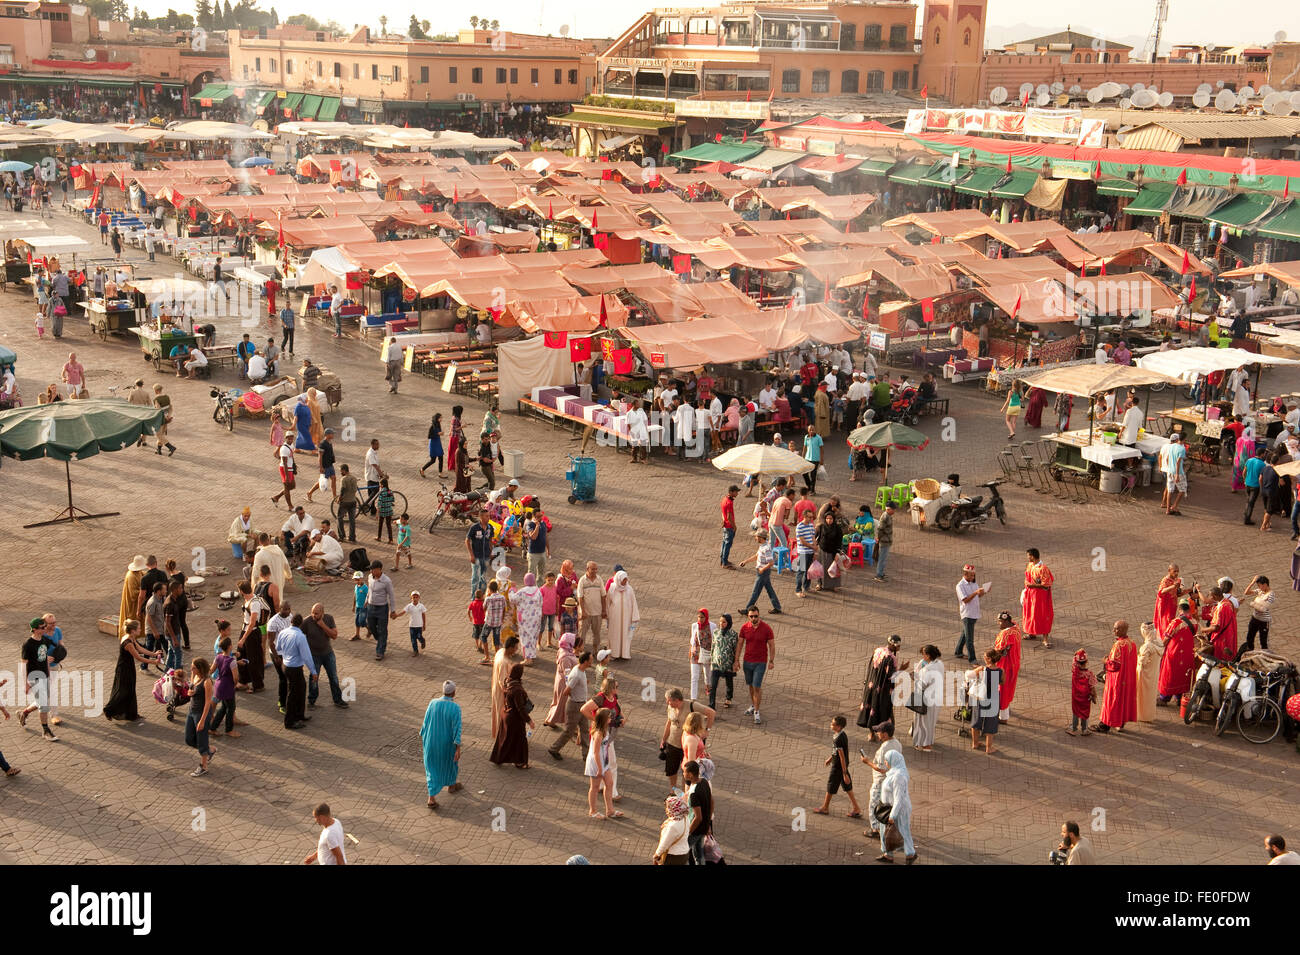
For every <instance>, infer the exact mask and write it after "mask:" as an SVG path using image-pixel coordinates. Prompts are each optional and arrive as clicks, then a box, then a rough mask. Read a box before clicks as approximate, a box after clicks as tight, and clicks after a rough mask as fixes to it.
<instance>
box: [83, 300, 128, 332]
mask: <svg viewBox="0 0 1300 955" xmlns="http://www.w3.org/2000/svg"><path fill="white" fill-rule="evenodd" d="M80 304H81V307H82V309H84V310H85V312H86V319H87V321H89V322H90V330H91V331H92V332H94V333H95V334H96V335H98V336H99V338H100V340H101V341H108V333H109V332H124V331H126V330H127V329H130V328H134V327H135V324H136V310H135V305H134V304H133V303H132V302H131V300H130V299H124V298H115V299H104V298H89V299H86V301H84V302H81V303H80Z"/></svg>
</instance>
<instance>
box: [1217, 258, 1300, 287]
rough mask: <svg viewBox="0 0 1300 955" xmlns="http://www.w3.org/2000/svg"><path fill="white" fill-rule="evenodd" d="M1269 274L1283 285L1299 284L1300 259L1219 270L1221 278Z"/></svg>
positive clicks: (1241, 277) (1240, 277) (1242, 277)
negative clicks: (1224, 270)
mask: <svg viewBox="0 0 1300 955" xmlns="http://www.w3.org/2000/svg"><path fill="white" fill-rule="evenodd" d="M1260 274H1262V275H1271V276H1272V277H1273V278H1275V279H1277V280H1278V281H1279V282H1281V283H1283V284H1284V285H1291V286H1300V260H1297V261H1291V262H1269V263H1267V264H1262V265H1247V266H1246V267H1245V268H1240V269H1231V270H1229V271H1227V272H1220V273H1219V278H1222V279H1244V278H1250V277H1252V276H1254V275H1260Z"/></svg>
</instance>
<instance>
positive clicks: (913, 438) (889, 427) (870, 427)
mask: <svg viewBox="0 0 1300 955" xmlns="http://www.w3.org/2000/svg"><path fill="white" fill-rule="evenodd" d="M929 443H930V439H929V438H927V437H926V436H925V435H924V434H922V433H921V432H920V431H917V430H916V429H915V428H909V427H907V425H903V424H899V423H898V422H897V421H878V422H876V423H875V424H864V425H863V426H862V427H860V428H858V429H856V430H855V431H853V432H852V433H850V434H849V444H851V445H853V446H854V447H855V448H906V449H908V450H913V449H915V450H917V451H919V450H921V449H922V448H924V447H925V446H926V445H927V444H929Z"/></svg>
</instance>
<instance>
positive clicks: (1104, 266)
mask: <svg viewBox="0 0 1300 955" xmlns="http://www.w3.org/2000/svg"><path fill="white" fill-rule="evenodd" d="M1097 274H1098V275H1105V274H1106V260H1105V259H1102V260H1101V271H1100V272H1098V273H1097Z"/></svg>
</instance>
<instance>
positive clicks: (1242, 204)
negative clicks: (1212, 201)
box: [1205, 192, 1277, 229]
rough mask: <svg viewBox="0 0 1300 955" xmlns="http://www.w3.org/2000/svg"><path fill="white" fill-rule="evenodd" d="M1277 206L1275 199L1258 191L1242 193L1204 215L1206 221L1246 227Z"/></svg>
mask: <svg viewBox="0 0 1300 955" xmlns="http://www.w3.org/2000/svg"><path fill="white" fill-rule="evenodd" d="M1276 208H1277V200H1276V199H1274V198H1273V197H1272V196H1263V195H1259V194H1258V193H1253V192H1252V193H1243V194H1242V195H1239V196H1237V198H1235V199H1233V200H1232V201H1231V202H1229V203H1228V204H1227V205H1226V206H1222V207H1220V208H1218V209H1216V210H1215V211H1214V212H1211V213H1210V214H1209V215H1207V216H1206V217H1205V221H1206V222H1217V223H1219V225H1226V226H1231V227H1233V228H1234V229H1247V228H1249V227H1250V226H1252V225H1253V224H1254V223H1256V222H1257V221H1258V220H1260V219H1262V218H1264V216H1266V215H1268V214H1269V213H1270V212H1273V211H1274V210H1275V209H1276Z"/></svg>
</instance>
